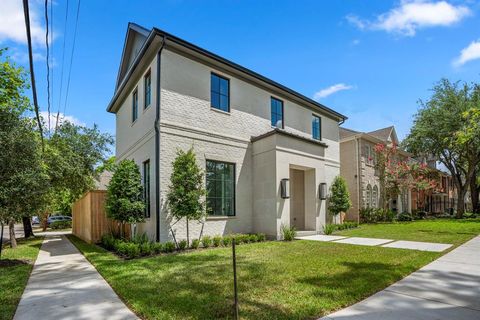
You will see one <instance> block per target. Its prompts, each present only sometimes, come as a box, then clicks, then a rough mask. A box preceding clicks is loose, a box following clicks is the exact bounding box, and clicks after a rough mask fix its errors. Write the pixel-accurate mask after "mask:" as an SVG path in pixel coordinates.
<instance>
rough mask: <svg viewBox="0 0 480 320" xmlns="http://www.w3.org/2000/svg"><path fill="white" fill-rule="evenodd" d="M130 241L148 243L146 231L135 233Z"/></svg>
mask: <svg viewBox="0 0 480 320" xmlns="http://www.w3.org/2000/svg"><path fill="white" fill-rule="evenodd" d="M131 242H133V243H138V244H145V243H149V242H150V239H148V235H147V234H146V233H142V234H136V235H135V236H133V239H132V240H131Z"/></svg>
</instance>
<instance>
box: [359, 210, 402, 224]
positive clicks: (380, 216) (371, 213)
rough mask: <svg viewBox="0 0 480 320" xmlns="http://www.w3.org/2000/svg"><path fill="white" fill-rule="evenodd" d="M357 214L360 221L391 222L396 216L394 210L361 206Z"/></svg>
mask: <svg viewBox="0 0 480 320" xmlns="http://www.w3.org/2000/svg"><path fill="white" fill-rule="evenodd" d="M359 214H360V221H361V222H362V223H377V222H392V221H394V220H395V217H396V213H395V212H394V211H392V210H390V209H383V208H362V209H360V212H359Z"/></svg>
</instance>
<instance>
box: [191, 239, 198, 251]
mask: <svg viewBox="0 0 480 320" xmlns="http://www.w3.org/2000/svg"><path fill="white" fill-rule="evenodd" d="M199 246H200V240H199V239H193V240H192V244H191V245H190V247H191V248H192V249H198V247H199Z"/></svg>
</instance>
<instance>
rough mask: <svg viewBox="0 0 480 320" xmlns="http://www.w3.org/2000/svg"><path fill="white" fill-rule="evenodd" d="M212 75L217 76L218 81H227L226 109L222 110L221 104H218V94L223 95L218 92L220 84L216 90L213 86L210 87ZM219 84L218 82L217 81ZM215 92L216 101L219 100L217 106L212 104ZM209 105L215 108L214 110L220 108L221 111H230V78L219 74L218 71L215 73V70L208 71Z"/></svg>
mask: <svg viewBox="0 0 480 320" xmlns="http://www.w3.org/2000/svg"><path fill="white" fill-rule="evenodd" d="M213 77H217V78H219V81H222V80H224V81H226V82H227V88H228V89H227V90H228V92H227V110H223V109H222V108H221V105H220V96H224V95H223V94H222V93H221V92H220V85H219V88H218V91H215V90H214V88H212V78H213ZM219 84H220V82H219ZM214 94H216V95H218V101H219V105H218V106H214V105H213V100H214V99H213V95H214ZM210 107H211V108H213V109H216V110H220V111H223V112H228V113H230V79H229V78H226V77H224V76H222V75H219V74H218V73H215V72H211V73H210Z"/></svg>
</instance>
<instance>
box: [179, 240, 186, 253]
mask: <svg viewBox="0 0 480 320" xmlns="http://www.w3.org/2000/svg"><path fill="white" fill-rule="evenodd" d="M178 249H179V250H182V251H183V250H185V249H187V240H182V241H180V242H179V243H178Z"/></svg>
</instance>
